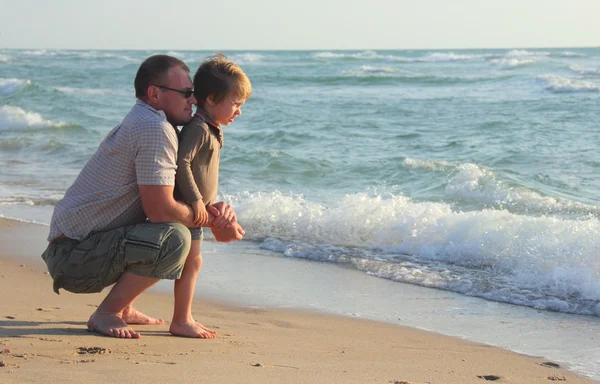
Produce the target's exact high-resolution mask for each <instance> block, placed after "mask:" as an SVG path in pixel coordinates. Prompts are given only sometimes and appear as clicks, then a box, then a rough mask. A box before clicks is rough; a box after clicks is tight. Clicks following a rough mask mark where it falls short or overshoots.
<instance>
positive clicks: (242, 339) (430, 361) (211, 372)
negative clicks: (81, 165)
mask: <svg viewBox="0 0 600 384" xmlns="http://www.w3.org/2000/svg"><path fill="white" fill-rule="evenodd" d="M46 231H47V228H46V227H43V226H37V225H32V224H26V223H20V222H14V221H9V220H0V249H2V251H1V256H0V295H1V297H0V302H1V303H2V305H1V306H0V362H1V363H0V382H2V383H35V382H44V383H80V382H91V383H95V382H108V381H110V382H113V381H121V382H134V381H142V382H146V383H170V382H178V383H197V382H205V383H238V382H245V383H412V384H417V383H440V384H442V383H447V384H450V383H482V382H486V381H494V382H498V383H550V382H568V383H592V382H593V381H591V380H588V379H585V378H582V377H579V376H577V375H575V374H574V373H572V372H569V371H567V370H565V369H563V367H560V365H559V364H556V363H554V362H552V361H549V360H547V359H543V358H536V357H530V356H524V355H520V354H517V353H513V352H510V351H507V350H503V349H500V348H495V347H491V346H487V345H482V344H476V343H470V342H466V341H463V340H460V339H457V338H452V337H447V336H442V335H438V334H435V333H430V332H425V331H421V330H416V329H412V328H407V327H399V326H394V325H388V324H384V323H377V322H371V321H365V320H360V319H352V318H344V317H334V316H328V315H321V314H314V313H307V312H298V311H291V310H279V309H257V308H243V307H232V306H230V305H225V304H223V303H219V302H213V301H209V300H205V299H202V300H200V301H197V302H196V303H195V306H194V308H195V311H194V317H195V318H196V319H198V320H199V321H201V322H203V323H204V324H205V325H206V326H208V327H210V328H213V329H215V330H217V331H218V333H219V336H218V338H216V339H214V340H193V339H185V338H179V337H172V336H170V335H169V333H168V324H165V325H160V326H134V328H135V329H136V330H137V331H139V332H140V333H141V335H142V338H141V339H139V340H118V339H111V338H107V337H102V336H98V335H96V334H93V333H90V332H88V331H87V330H86V322H87V319H88V317H89V315H90V313H91V312H92V311H93V310H94V308H95V307H96V305H97V304H98V303H99V302H100V301H101V300H102V298H103V296H104V295H105V294H106V292H103V293H100V294H93V295H74V294H70V293H68V292H61V294H60V295H56V294H55V293H54V292H53V291H52V289H51V279H50V276H48V274H47V273H46V269H45V265H44V263H43V262H42V261H41V259H39V258H37V257H36V255H38V254H40V253H41V251H42V250H40V247H42V248H43V244H44V242H42V241H40V239H43V238H44V236H45V232H46ZM172 304H173V300H172V297H171V295H169V294H162V293H157V292H147V293H145V294H144V295H142V297H141V298H140V299H139V300H138V302H137V308H138V309H139V310H141V311H143V312H145V313H147V314H149V315H151V316H156V317H161V318H164V319H165V320H168V319H169V317H170V314H171V311H172Z"/></svg>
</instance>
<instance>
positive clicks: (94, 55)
mask: <svg viewBox="0 0 600 384" xmlns="http://www.w3.org/2000/svg"><path fill="white" fill-rule="evenodd" d="M74 54H75V55H76V56H79V57H82V58H85V59H92V60H94V59H117V60H123V61H127V62H129V63H139V62H140V61H141V60H140V59H139V58H135V57H131V56H127V55H122V54H115V53H112V52H98V51H86V52H78V51H77V52H74ZM172 56H175V55H172Z"/></svg>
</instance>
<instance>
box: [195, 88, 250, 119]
mask: <svg viewBox="0 0 600 384" xmlns="http://www.w3.org/2000/svg"><path fill="white" fill-rule="evenodd" d="M245 102H246V100H245V99H241V98H239V97H235V96H231V95H229V96H227V97H225V98H224V99H223V100H221V102H219V103H214V102H213V101H212V97H210V96H209V97H208V98H207V100H206V103H205V105H204V107H205V109H206V112H208V113H209V114H210V116H211V117H212V118H213V120H214V121H215V122H216V123H218V124H220V125H229V124H231V123H233V120H235V118H236V117H238V116H239V115H241V114H242V105H244V103H245Z"/></svg>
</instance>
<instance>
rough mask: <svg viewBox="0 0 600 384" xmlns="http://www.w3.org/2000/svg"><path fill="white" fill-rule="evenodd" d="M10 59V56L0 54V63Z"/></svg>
mask: <svg viewBox="0 0 600 384" xmlns="http://www.w3.org/2000/svg"><path fill="white" fill-rule="evenodd" d="M10 60H11V58H10V56H7V55H1V54H0V63H8V62H9V61H10Z"/></svg>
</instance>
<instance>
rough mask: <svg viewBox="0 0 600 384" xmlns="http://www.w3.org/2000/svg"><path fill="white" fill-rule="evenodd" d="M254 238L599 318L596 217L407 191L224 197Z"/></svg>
mask: <svg viewBox="0 0 600 384" xmlns="http://www.w3.org/2000/svg"><path fill="white" fill-rule="evenodd" d="M226 200H228V201H231V202H232V203H233V204H234V206H235V207H236V212H237V214H238V219H239V221H240V223H241V224H242V225H243V226H244V229H245V230H246V233H247V236H246V238H248V239H250V240H255V241H260V242H261V243H262V246H263V247H264V248H266V249H269V250H272V251H275V252H281V253H282V254H283V255H284V256H287V257H296V258H306V259H311V260H318V261H328V262H334V263H343V264H349V265H352V266H354V267H355V268H357V269H359V270H362V271H364V272H367V273H369V274H372V275H374V276H378V277H382V278H387V279H391V280H394V281H401V282H406V283H412V284H419V285H424V286H428V287H435V288H439V289H446V290H452V291H455V292H459V293H463V294H468V295H474V296H479V297H484V298H486V299H489V300H495V301H505V302H511V303H514V304H519V305H526V306H531V307H535V308H540V309H546V310H556V311H564V312H572V313H582V314H591V315H600V306H599V305H597V304H598V300H600V279H599V278H598V276H600V260H598V258H597V255H598V252H600V242H599V241H598V240H599V239H600V221H599V220H598V218H588V219H581V220H569V219H561V218H557V217H548V216H540V217H533V216H529V215H520V214H514V213H511V212H508V211H506V210H493V209H484V210H479V211H471V212H461V211H456V210H454V209H453V208H452V206H451V205H449V204H445V203H431V202H416V201H413V200H411V199H409V198H407V197H404V196H391V197H388V198H383V197H381V196H369V195H367V194H365V193H357V194H352V195H346V196H345V197H343V198H341V199H339V200H338V201H336V202H335V203H333V204H331V205H325V204H323V203H318V202H313V201H308V200H306V199H305V198H304V197H303V196H299V195H293V194H288V195H286V194H282V193H280V192H273V193H269V194H264V193H263V194H261V193H255V194H243V195H238V196H227V197H226Z"/></svg>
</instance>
